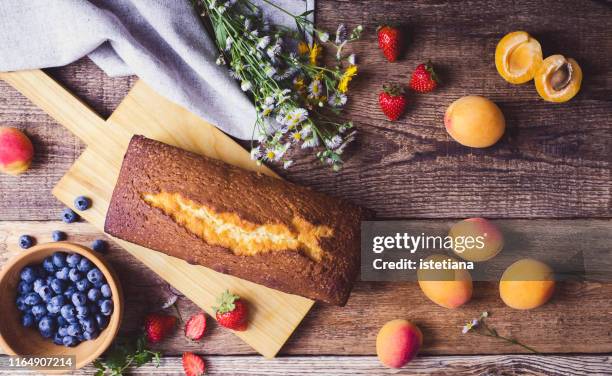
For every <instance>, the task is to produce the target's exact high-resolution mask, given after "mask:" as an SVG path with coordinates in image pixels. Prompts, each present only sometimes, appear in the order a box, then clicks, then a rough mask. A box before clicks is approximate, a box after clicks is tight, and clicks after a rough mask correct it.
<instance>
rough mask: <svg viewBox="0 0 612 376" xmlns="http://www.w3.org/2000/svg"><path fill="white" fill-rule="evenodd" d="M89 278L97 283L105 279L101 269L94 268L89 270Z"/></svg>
mask: <svg viewBox="0 0 612 376" xmlns="http://www.w3.org/2000/svg"><path fill="white" fill-rule="evenodd" d="M87 279H88V280H89V282H91V283H93V284H95V283H97V282H100V281H102V279H104V275H102V272H101V271H100V269H98V268H93V269H91V270H90V271H88V272H87Z"/></svg>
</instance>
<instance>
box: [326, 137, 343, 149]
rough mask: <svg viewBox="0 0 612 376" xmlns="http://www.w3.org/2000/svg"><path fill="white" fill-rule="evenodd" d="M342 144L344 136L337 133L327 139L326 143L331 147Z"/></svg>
mask: <svg viewBox="0 0 612 376" xmlns="http://www.w3.org/2000/svg"><path fill="white" fill-rule="evenodd" d="M341 144H342V137H340V135H335V136H334V137H332V138H328V139H326V140H325V145H326V146H327V147H328V148H330V149H332V150H333V149H335V148H337V147H339V146H340V145H341Z"/></svg>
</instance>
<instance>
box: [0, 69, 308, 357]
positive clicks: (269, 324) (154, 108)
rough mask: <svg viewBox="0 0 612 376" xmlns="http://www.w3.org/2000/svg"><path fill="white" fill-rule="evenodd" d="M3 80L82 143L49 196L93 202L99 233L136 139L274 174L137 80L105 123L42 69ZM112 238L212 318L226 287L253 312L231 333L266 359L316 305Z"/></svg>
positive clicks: (91, 215) (91, 218) (92, 218)
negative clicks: (239, 329)
mask: <svg viewBox="0 0 612 376" xmlns="http://www.w3.org/2000/svg"><path fill="white" fill-rule="evenodd" d="M0 78H2V79H3V80H5V81H6V82H8V83H9V84H10V85H11V86H13V87H14V88H15V89H17V90H18V91H20V92H21V93H22V94H23V95H25V96H26V97H27V98H28V99H30V100H31V101H32V102H33V103H34V104H36V105H37V106H39V107H40V108H42V109H43V110H44V111H46V112H47V113H48V114H49V115H51V117H53V118H54V119H55V120H56V121H57V122H58V123H60V124H62V125H63V126H65V127H66V128H68V129H69V130H70V131H71V132H73V133H74V134H75V135H76V136H78V137H79V138H80V139H81V140H82V141H83V142H85V144H87V149H86V150H85V151H84V152H83V154H82V155H81V156H80V157H79V159H77V161H76V162H75V163H74V164H73V165H72V167H71V168H70V170H68V172H67V173H66V175H64V177H63V178H62V179H61V180H60V182H59V183H58V184H57V186H55V188H54V189H53V194H54V195H55V196H56V197H57V198H58V199H59V200H60V201H62V202H63V203H64V204H66V205H67V206H69V207H72V208H73V209H74V206H73V201H74V198H75V197H77V196H80V195H85V196H88V197H90V198H92V200H93V206H92V208H91V209H89V210H87V211H84V212H82V213H80V214H81V216H82V217H83V218H84V219H85V220H87V221H88V222H90V223H92V224H93V225H94V226H95V227H96V228H98V229H99V230H100V231H104V218H105V217H106V211H107V209H108V205H109V202H110V198H111V195H112V191H113V188H114V186H115V182H116V180H117V176H118V175H119V169H120V167H121V162H122V160H123V155H124V154H125V151H126V149H127V145H128V143H129V141H130V138H131V137H132V135H134V134H141V135H144V136H146V137H149V138H153V139H156V140H159V141H162V142H165V143H168V144H171V145H175V146H178V147H180V148H183V149H186V150H189V151H192V152H195V153H199V154H203V155H207V156H209V157H212V158H217V159H220V160H223V161H225V162H227V163H231V164H233V165H236V166H240V167H243V168H246V169H249V170H255V171H260V172H262V173H265V174H268V175H271V176H276V175H275V174H274V173H273V172H272V171H271V170H270V169H268V168H266V167H265V166H258V165H257V164H256V163H254V162H253V161H252V160H251V159H250V155H249V153H248V152H247V151H246V150H244V149H243V148H242V147H241V146H240V145H238V144H237V143H236V142H234V141H233V140H232V139H231V138H230V137H228V136H226V135H225V134H224V133H223V132H221V131H219V130H218V129H216V128H215V127H213V126H212V125H210V124H208V123H206V122H205V121H204V120H202V119H201V118H199V117H198V116H196V115H194V114H192V113H190V112H189V111H187V110H186V109H184V108H182V107H180V106H178V105H176V104H174V103H172V102H170V101H168V100H167V99H165V98H163V97H161V96H160V95H158V94H157V93H155V92H154V91H153V90H152V89H151V88H149V87H148V86H147V85H146V84H145V83H144V82H142V81H138V82H137V83H136V84H135V85H134V87H133V88H132V90H131V91H130V92H129V93H128V95H127V96H126V97H125V98H124V99H123V101H122V102H121V104H120V105H119V106H118V107H117V109H116V110H115V112H114V113H113V114H112V115H111V116H110V118H109V119H108V120H106V121H105V120H104V119H102V118H100V117H99V116H98V115H97V114H96V113H94V112H93V111H92V110H91V109H90V108H89V107H87V106H86V105H85V104H83V103H82V102H81V101H79V100H78V99H77V98H75V97H74V96H73V95H72V94H71V93H69V92H68V91H67V90H66V89H64V88H63V87H62V86H61V85H59V84H58V83H57V82H55V81H54V80H53V79H52V78H51V77H49V76H48V75H46V74H45V73H44V72H42V71H40V70H33V71H22V72H12V73H1V74H0ZM228 110H231V109H228ZM113 240H114V241H116V242H117V243H118V244H120V245H121V246H122V247H123V248H124V249H125V250H126V251H128V252H129V253H131V254H132V255H134V257H136V258H137V259H139V260H140V261H142V262H143V263H144V264H145V265H147V266H148V267H149V268H150V269H151V270H152V271H153V272H155V273H157V274H158V275H159V276H160V277H162V278H163V279H165V280H166V281H167V282H168V283H170V284H171V285H172V286H174V287H175V288H176V289H177V290H179V291H180V292H181V293H183V294H184V295H185V296H187V297H188V298H189V299H191V300H192V301H193V302H194V303H196V304H197V305H198V306H200V307H201V308H202V309H203V310H204V311H206V312H207V313H208V314H210V315H213V316H214V314H213V311H212V309H211V307H212V306H213V305H214V304H215V299H216V297H217V296H219V295H220V294H221V293H222V292H223V291H224V290H226V289H229V290H230V291H232V292H234V293H236V294H238V295H240V296H241V297H243V298H244V299H246V300H247V301H248V302H249V304H250V307H251V316H250V324H249V329H248V330H247V331H244V332H236V335H237V336H239V337H240V338H242V339H243V340H244V341H245V342H246V343H248V344H249V345H251V346H252V347H253V348H254V349H255V350H256V351H258V352H259V353H261V354H262V355H263V356H265V357H269V358H271V357H274V356H275V355H276V353H277V352H278V351H279V350H280V348H281V347H282V346H283V344H284V343H285V342H286V341H287V339H288V338H289V336H290V335H291V333H292V332H293V331H294V330H295V328H296V327H297V326H298V325H299V323H300V322H301V321H302V319H303V318H304V316H305V315H306V313H308V311H309V310H310V308H311V307H312V305H313V303H314V302H313V301H311V300H309V299H305V298H302V297H299V296H295V295H290V294H285V293H282V292H279V291H276V290H273V289H269V288H267V287H263V286H260V285H257V284H254V283H251V282H248V281H245V280H242V279H239V278H235V277H231V276H227V275H224V274H220V273H217V272H215V271H213V270H211V269H208V268H204V267H201V266H194V265H189V264H188V263H186V262H184V261H182V260H179V259H177V258H173V257H170V256H166V255H165V254H162V253H159V252H156V251H153V250H150V249H147V248H144V247H140V246H137V245H135V244H132V243H128V242H126V241H122V240H119V239H115V238H113ZM127 309H129V307H128V308H127Z"/></svg>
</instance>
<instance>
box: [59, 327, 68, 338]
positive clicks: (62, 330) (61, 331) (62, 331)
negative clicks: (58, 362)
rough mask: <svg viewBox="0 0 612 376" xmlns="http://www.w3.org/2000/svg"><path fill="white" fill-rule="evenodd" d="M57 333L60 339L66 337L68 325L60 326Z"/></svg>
mask: <svg viewBox="0 0 612 376" xmlns="http://www.w3.org/2000/svg"><path fill="white" fill-rule="evenodd" d="M57 333H58V334H59V335H60V336H62V337H65V336H67V335H68V325H60V326H59V327H58V328H57Z"/></svg>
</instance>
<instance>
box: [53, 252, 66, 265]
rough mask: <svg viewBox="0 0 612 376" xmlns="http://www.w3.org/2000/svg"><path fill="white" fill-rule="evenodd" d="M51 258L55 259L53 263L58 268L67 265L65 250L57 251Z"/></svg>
mask: <svg viewBox="0 0 612 376" xmlns="http://www.w3.org/2000/svg"><path fill="white" fill-rule="evenodd" d="M51 260H53V265H55V267H56V268H58V269H61V268H63V267H64V266H66V254H65V253H63V252H55V253H54V254H53V256H51Z"/></svg>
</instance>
